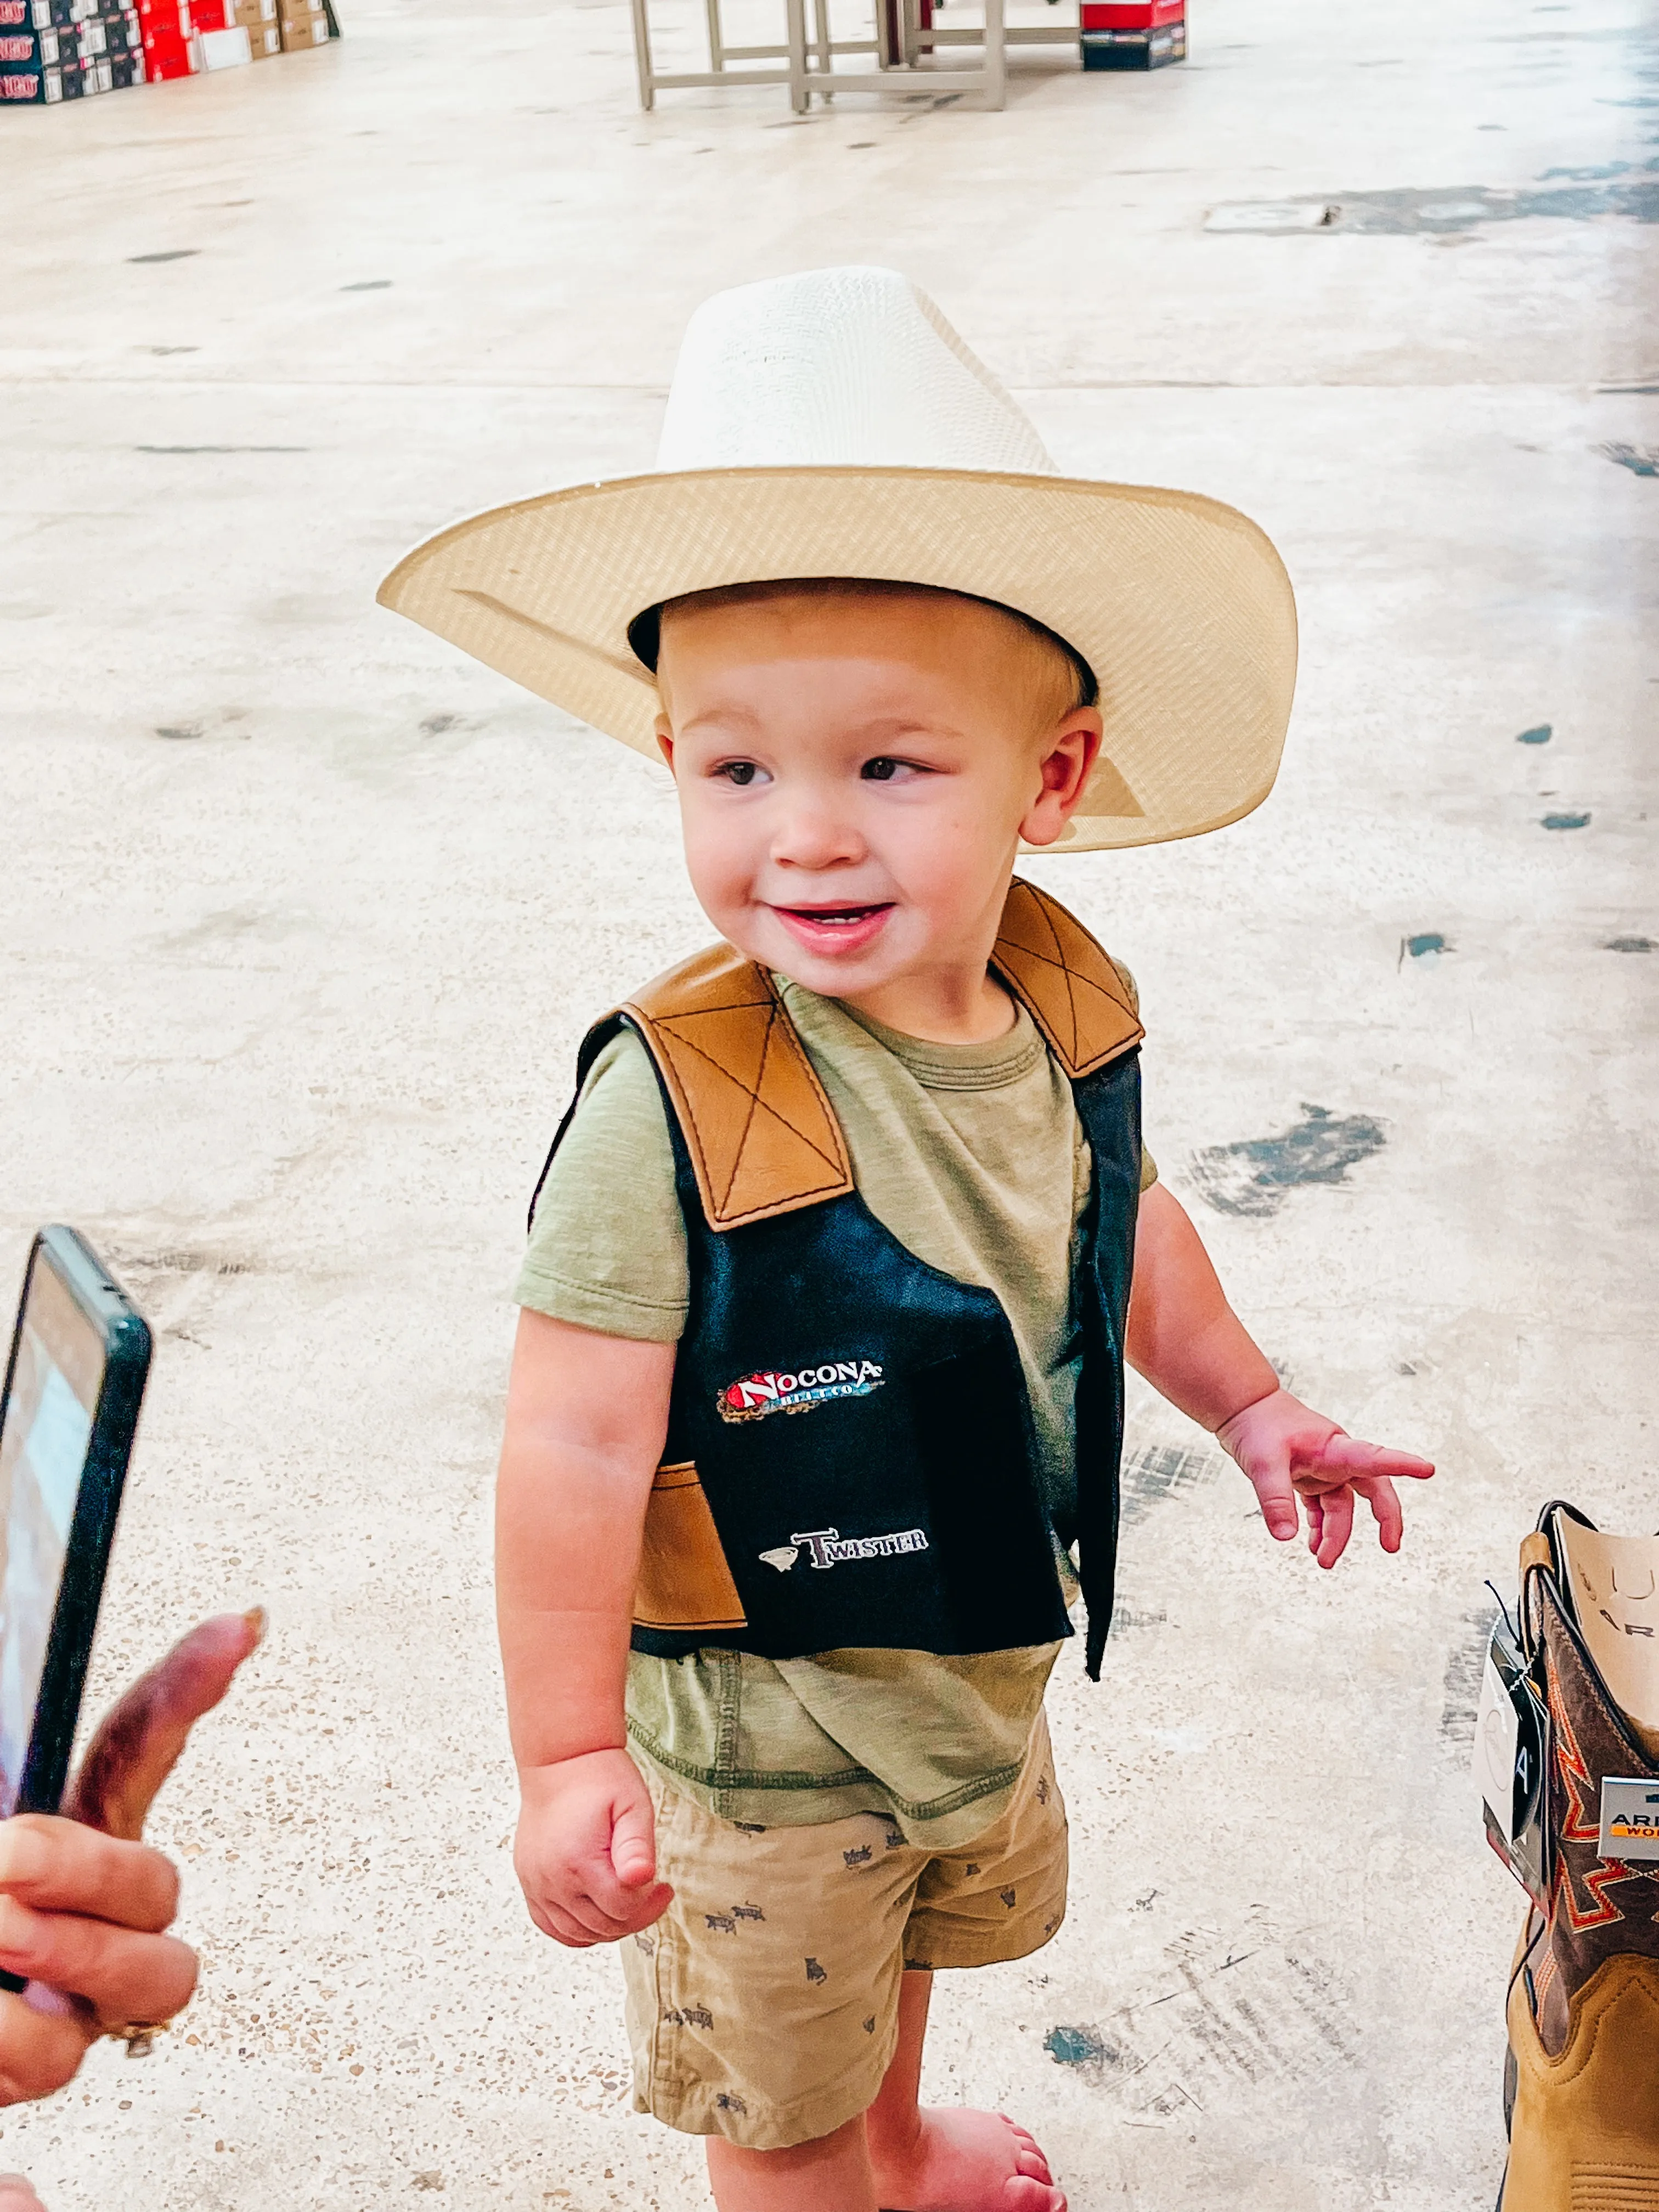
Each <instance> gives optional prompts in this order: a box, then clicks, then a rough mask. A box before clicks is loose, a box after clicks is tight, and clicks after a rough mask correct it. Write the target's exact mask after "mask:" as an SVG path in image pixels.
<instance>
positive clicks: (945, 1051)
mask: <svg viewBox="0 0 1659 2212" xmlns="http://www.w3.org/2000/svg"><path fill="white" fill-rule="evenodd" d="M1124 980H1125V981H1126V982H1129V984H1130V989H1131V992H1132V994H1133V983H1132V982H1131V981H1130V979H1129V978H1128V977H1127V975H1125V978H1124ZM778 981H779V986H780V987H781V992H782V994H783V1001H784V1005H785V1006H786V1007H787V1011H788V1013H789V1016H790V1018H791V1020H792V1021H793V1023H794V1025H795V1028H796V1030H797V1031H798V1033H799V1036H800V1040H801V1042H802V1043H803V1045H804V1046H805V1048H806V1051H807V1053H808V1054H809V1056H810V1057H811V1061H812V1065H813V1066H814V1067H815V1068H816V1069H817V1073H818V1076H819V1079H820V1080H821V1081H822V1082H823V1087H824V1089H825V1091H826V1092H827V1093H828V1094H829V1103H830V1104H831V1105H832V1106H833V1107H834V1109H835V1111H836V1118H837V1120H838V1121H840V1123H841V1127H842V1132H843V1133H844V1134H845V1137H846V1139H847V1147H848V1152H849V1154H850V1156H851V1158H852V1164H853V1174H854V1180H855V1181H856V1182H857V1184H858V1188H859V1191H860V1195H861V1196H862V1197H863V1199H864V1201H865V1203H866V1206H868V1207H869V1208H870V1211H871V1212H872V1213H873V1214H874V1215H875V1217H876V1218H877V1219H878V1221H880V1222H881V1223H882V1224H883V1225H884V1226H885V1227H886V1228H888V1229H889V1230H890V1231H892V1233H893V1234H894V1235H895V1236H896V1237H898V1239H899V1240H900V1242H901V1243H903V1244H904V1245H905V1246H907V1247H908V1249H909V1250H911V1251H912V1252H914V1253H915V1255H916V1256H917V1257H918V1258H919V1259H921V1260H923V1261H927V1264H928V1265H929V1266H930V1267H938V1268H939V1269H940V1270H942V1271H943V1272H944V1273H946V1274H950V1275H953V1276H955V1277H957V1279H958V1280H960V1281H963V1282H970V1283H978V1284H982V1285H986V1286H987V1287H988V1288H989V1289H991V1290H994V1291H995V1292H996V1293H997V1296H998V1297H999V1298H1000V1300H1001V1303H1002V1305H1003V1308H1004V1310H1005V1311H1006V1314H1007V1316H1008V1319H1009V1322H1010V1323H1011V1324H1012V1328H1013V1332H1014V1339H1015V1342H1016V1343H1017V1345H1018V1348H1019V1355H1020V1359H1021V1362H1022V1364H1023V1366H1024V1371H1025V1381H1026V1386H1027V1389H1028V1390H1029V1393H1030V1401H1031V1411H1032V1413H1033V1416H1034V1419H1035V1422H1036V1432H1037V1439H1038V1444H1039V1449H1040V1455H1041V1466H1040V1472H1041V1474H1042V1480H1043V1482H1044V1484H1045V1486H1046V1487H1047V1489H1048V1494H1049V1498H1050V1500H1051V1503H1052V1504H1054V1506H1056V1507H1057V1508H1059V1509H1060V1517H1061V1518H1062V1519H1063V1520H1066V1521H1067V1522H1069V1521H1070V1520H1071V1518H1072V1514H1071V1512H1070V1510H1069V1504H1068V1498H1069V1494H1070V1492H1071V1489H1072V1486H1073V1483H1074V1480H1075V1476H1074V1471H1073V1450H1072V1435H1073V1401H1074V1397H1075V1393H1076V1386H1077V1370H1078V1362H1079V1353H1078V1352H1077V1349H1076V1330H1075V1328H1074V1324H1073V1311H1072V1272H1073V1270H1072V1261H1073V1243H1074V1239H1075V1237H1076V1233H1077V1226H1078V1223H1079V1218H1080V1216H1081V1213H1082V1210H1083V1207H1084V1206H1085V1203H1086V1200H1087V1198H1088V1193H1089V1177H1090V1160H1089V1150H1088V1145H1087V1143H1086V1140H1085V1137H1084V1134H1083V1130H1082V1126H1081V1124H1080V1123H1079V1120H1078V1117H1077V1113H1076V1109H1074V1107H1073V1103H1072V1092H1071V1085H1070V1084H1069V1083H1068V1082H1067V1081H1066V1077H1065V1075H1064V1074H1063V1073H1062V1072H1061V1070H1060V1067H1059V1066H1058V1065H1057V1064H1056V1062H1055V1061H1054V1059H1053V1057H1052V1056H1051V1054H1049V1052H1048V1048H1047V1046H1046V1045H1045V1044H1044V1043H1043V1041H1042V1036H1041V1033H1040V1032H1039V1031H1038V1030H1037V1028H1036V1024H1034V1023H1033V1022H1032V1020H1031V1018H1030V1015H1029V1014H1028V1013H1027V1012H1025V1009H1024V1007H1023V1006H1017V1007H1016V1010H1015V1011H1016V1020H1015V1023H1014V1026H1013V1028H1012V1030H1010V1031H1009V1032H1008V1034H1007V1035H1006V1036H1001V1037H998V1038H995V1039H994V1040H993V1041H992V1042H990V1043H988V1044H970V1045H943V1044H931V1043H927V1042H923V1041H922V1040H921V1039H919V1038H915V1037H907V1036H899V1035H898V1034H896V1032H895V1031H893V1030H888V1029H884V1028H883V1027H882V1026H881V1025H880V1024H878V1023H875V1022H872V1021H870V1020H868V1019H867V1018H864V1017H861V1016H859V1015H855V1014H854V1013H853V1012H851V1011H850V1010H849V1009H848V1007H846V1006H842V1005H841V1004H840V1003H839V1002H837V1001H836V1000H831V999H822V998H819V997H818V996H817V994H815V993H813V992H811V991H807V990H804V989H802V988H801V987H800V986H799V985H798V984H794V983H791V982H789V981H787V980H786V979H785V978H783V977H781V976H780V977H779V978H778ZM1156 1173H1157V1170H1156V1169H1155V1168H1154V1167H1153V1165H1152V1160H1151V1158H1150V1156H1149V1155H1146V1156H1143V1160H1142V1170H1141V1188H1142V1189H1143V1190H1144V1189H1145V1188H1146V1187H1147V1185H1148V1184H1149V1183H1150V1182H1152V1180H1153V1178H1154V1177H1155V1176H1156ZM515 1295H516V1297H517V1299H518V1302H519V1304H520V1305H526V1306H530V1307H532V1308H533V1309H534V1310H536V1311H537V1312H538V1313H545V1314H550V1315H552V1316H554V1317H555V1318H556V1319H557V1320H560V1321H567V1322H574V1323H576V1324H577V1325H579V1326H580V1327H581V1328H592V1329H598V1330H599V1331H601V1332H602V1333H603V1334H606V1335H610V1336H629V1337H635V1338H640V1339H644V1340H648V1341H650V1342H653V1343H658V1344H671V1343H674V1342H677V1341H678V1338H679V1335H680V1333H681V1331H682V1329H683V1328H684V1323H685V1315H686V1309H687V1303H688V1273H687V1248H686V1237H685V1225H684V1221H683V1219H682V1218H681V1214H680V1208H679V1200H678V1196H677V1194H676V1192H675V1188H674V1158H673V1152H672V1149H671V1145H670V1141H669V1135H668V1128H667V1124H666V1122H665V1118H664V1109H663V1103H662V1098H661V1094H660V1092H659V1090H658V1087H657V1080H656V1077H655V1074H654V1073H653V1070H652V1066H651V1062H650V1059H649V1056H648V1054H647V1052H646V1049H645V1047H644V1046H643V1045H642V1044H641V1042H640V1041H639V1039H638V1038H637V1037H636V1036H633V1035H632V1034H631V1033H629V1032H624V1033H623V1035H622V1036H618V1037H617V1038H616V1039H615V1040H614V1041H613V1042H611V1044H609V1045H608V1046H606V1048H605V1050H604V1051H603V1052H602V1053H601V1054H600V1055H599V1059H598V1060H596V1061H595V1062H594V1064H593V1066H592V1069H591V1070H590V1071H589V1073H588V1077H587V1080H586V1084H585V1085H584V1086H583V1091H582V1095H581V1098H580V1103H579V1104H578V1107H577V1110H576V1114H575V1116H574V1120H573V1121H572V1122H571V1125H570V1127H569V1129H568V1132H567V1133H566V1136H565V1139H564V1142H563V1144H562V1146H560V1147H559V1150H558V1152H557V1153H556V1155H555V1157H554V1160H553V1165H552V1169H551V1171H550V1174H549V1176H548V1178H547V1182H546V1184H545V1186H544V1188H543V1191H542V1194H541V1199H540V1202H539V1204H538V1208H537V1212H536V1222H535V1226H534V1228H533V1230H532V1233H531V1239H530V1246H529V1249H528V1251H527V1252H526V1255H525V1261H524V1267H523V1269H522V1272H521V1273H520V1278H519V1283H518V1287H517V1291H516V1293H515ZM1059 1649H1060V1647H1059V1645H1058V1644H1039V1645H1034V1646H1031V1647H1030V1648H1028V1649H1024V1650H1013V1651H992V1652H982V1653H975V1654H972V1655H969V1656H963V1657H942V1656H939V1655H937V1654H935V1653H933V1652H926V1651H891V1650H848V1651H829V1652H818V1653H816V1654H815V1655H814V1656H812V1657H811V1658H810V1659H788V1660H769V1659H758V1658H756V1657H754V1656H751V1655H750V1654H748V1653H744V1652H735V1651H727V1650H715V1649H713V1648H707V1649H704V1650H701V1651H699V1652H696V1654H694V1655H693V1656H691V1657H690V1658H689V1659H684V1660H672V1659H655V1658H652V1657H650V1656H647V1655H645V1654H643V1653H640V1652H635V1653H634V1654H633V1655H632V1656H631V1658H630V1660H629V1681H628V1726H629V1735H630V1737H631V1739H632V1741H633V1742H634V1744H635V1748H636V1749H637V1750H638V1751H639V1752H641V1753H643V1754H644V1755H645V1756H646V1757H647V1758H648V1759H653V1760H654V1761H655V1762H656V1763H657V1764H658V1765H660V1766H662V1767H663V1768H665V1770H666V1771H668V1773H670V1774H671V1776H672V1777H673V1778H675V1780H676V1781H677V1782H678V1784H680V1786H681V1787H682V1788H684V1789H685V1790H689V1791H690V1794H691V1795H692V1796H695V1797H696V1798H697V1799H698V1800H699V1801H700V1802H702V1803H703V1804H705V1805H706V1806H707V1807H708V1808H709V1809H710V1810H711V1811H713V1812H714V1813H715V1814H718V1815H720V1817H721V1818H723V1819H726V1820H754V1821H757V1822H759V1823H761V1824H763V1826H799V1825H804V1824H807V1823H810V1822H813V1821H819V1820H840V1819H842V1817H843V1816H844V1815H846V1814H851V1813H858V1812H878V1813H886V1814H890V1816H891V1817H892V1818H893V1819H894V1820H896V1822H897V1823H898V1825H899V1826H900V1827H901V1828H902V1830H903V1831H904V1832H905V1834H906V1835H907V1837H908V1838H911V1839H912V1840H913V1841H916V1842H920V1843H927V1844H936V1845H937V1846H938V1847H939V1848H940V1849H950V1848H951V1847H953V1846H954V1845H956V1844H960V1843H965V1842H967V1841H969V1839H970V1838H972V1837H974V1836H975V1835H977V1834H978V1833H979V1832H980V1831H981V1829H983V1828H984V1827H986V1826H988V1825H989V1823H990V1822H991V1821H992V1820H995V1819H996V1818H997V1817H998V1815H999V1814H1000V1812H1001V1811H1002V1809H1003V1808H1004V1806H1005V1805H1006V1802H1007V1799H1008V1796H1009V1794H1010V1793H1011V1792H1012V1788H1013V1784H1014V1782H1015V1780H1016V1778H1018V1772H1019V1767H1020V1761H1021V1759H1022V1757H1023V1755H1024V1749H1025V1745H1026V1741H1027V1739H1028V1737H1029V1736H1030V1731H1031V1727H1032V1724H1033V1723H1034V1722H1035V1720H1036V1716H1037V1713H1038V1711H1039V1710H1040V1708H1041V1706H1042V1692H1043V1689H1044V1686H1046V1684H1047V1682H1048V1675H1049V1673H1050V1671H1051V1669H1052V1668H1053V1666H1054V1659H1055V1656H1056V1654H1057V1653H1058V1651H1059Z"/></svg>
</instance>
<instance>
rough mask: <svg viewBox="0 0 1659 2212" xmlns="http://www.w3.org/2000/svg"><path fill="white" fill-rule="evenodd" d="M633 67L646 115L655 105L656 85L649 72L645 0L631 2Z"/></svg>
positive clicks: (648, 39) (648, 33)
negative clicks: (637, 78) (638, 79)
mask: <svg viewBox="0 0 1659 2212" xmlns="http://www.w3.org/2000/svg"><path fill="white" fill-rule="evenodd" d="M633 15H634V66H635V69H636V70H638V71H639V77H640V106H641V107H642V108H643V109H644V110H645V112H646V113H647V115H648V114H649V113H650V112H651V111H652V109H653V107H654V106H656V104H657V90H656V84H655V82H654V80H653V75H652V70H651V25H650V23H649V21H647V17H646V12H645V0H633Z"/></svg>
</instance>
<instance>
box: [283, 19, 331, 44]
mask: <svg viewBox="0 0 1659 2212" xmlns="http://www.w3.org/2000/svg"><path fill="white" fill-rule="evenodd" d="M282 23H283V52H284V53H285V54H287V53H293V52H296V51H298V50H299V49H300V48H301V47H305V46H326V45H327V44H328V18H327V16H326V15H291V14H285V15H283V19H282Z"/></svg>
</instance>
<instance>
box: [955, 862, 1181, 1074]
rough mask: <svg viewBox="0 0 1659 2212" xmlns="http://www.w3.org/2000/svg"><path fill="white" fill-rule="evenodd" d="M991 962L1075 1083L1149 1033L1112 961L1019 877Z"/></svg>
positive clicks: (1060, 908)
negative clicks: (1142, 1024) (1130, 1001)
mask: <svg viewBox="0 0 1659 2212" xmlns="http://www.w3.org/2000/svg"><path fill="white" fill-rule="evenodd" d="M991 958H992V961H993V963H994V965H995V967H996V969H997V971H998V973H999V974H1000V975H1001V977H1002V980H1003V981H1004V982H1005V983H1006V984H1007V986H1008V987H1009V989H1010V990H1011V991H1012V992H1013V994H1014V995H1015V996H1016V997H1017V998H1018V999H1019V1000H1021V1002H1022V1003H1023V1004H1024V1006H1025V1008H1026V1011H1027V1012H1029V1013H1030V1017H1031V1019H1032V1020H1033V1021H1034V1022H1035V1023H1036V1025H1037V1027H1038V1028H1039V1029H1040V1030H1042V1034H1043V1036H1045V1037H1046V1038H1047V1039H1048V1047H1049V1049H1050V1051H1052V1052H1053V1054H1054V1058H1055V1059H1056V1060H1058V1061H1059V1062H1060V1066H1062V1067H1063V1068H1064V1069H1065V1071H1066V1074H1067V1075H1069V1076H1070V1077H1071V1078H1072V1079H1073V1081H1074V1082H1075V1081H1077V1080H1079V1079H1080V1078H1082V1077H1083V1076H1085V1075H1092V1074H1093V1073H1094V1072H1095V1070H1096V1069H1097V1067H1104V1066H1105V1065H1106V1063H1107V1062H1108V1060H1116V1059H1119V1058H1120V1057H1121V1055H1122V1054H1124V1053H1126V1052H1127V1051H1129V1050H1130V1048H1132V1047H1133V1046H1134V1045H1138V1044H1139V1042H1140V1040H1141V1039H1142V1037H1144V1036H1146V1030H1144V1029H1143V1028H1142V1027H1141V1025H1140V1018H1139V1015H1138V1014H1137V1013H1136V1012H1135V1010H1134V1008H1133V1006H1131V1005H1130V1003H1129V994H1128V993H1127V990H1126V989H1125V987H1124V984H1123V979H1122V977H1121V975H1119V974H1118V972H1117V969H1116V968H1115V966H1114V965H1113V963H1112V961H1111V957H1110V956H1109V954H1108V953H1107V952H1106V951H1104V950H1103V948H1102V947H1101V946H1100V945H1097V944H1096V942H1095V940H1094V939H1093V938H1092V937H1091V936H1090V934H1089V933H1088V931H1087V930H1086V929H1085V927H1083V924H1082V923H1081V922H1080V921H1078V919H1077V917H1076V916H1075V915H1070V914H1067V912H1066V909H1065V908H1064V907H1063V906H1061V904H1060V902H1059V900H1058V899H1052V898H1050V897H1049V896H1048V893H1047V892H1046V891H1040V890H1038V889H1037V887H1036V884H1028V883H1026V882H1024V880H1023V879H1022V878H1020V877H1018V876H1016V877H1015V878H1014V880H1013V882H1012V884H1010V886H1009V890H1008V903H1007V904H1006V906H1005V907H1004V908H1003V909H1002V928H1001V931H1000V933H999V935H998V938H997V941H996V945H995V948H994V951H993V952H992V954H991Z"/></svg>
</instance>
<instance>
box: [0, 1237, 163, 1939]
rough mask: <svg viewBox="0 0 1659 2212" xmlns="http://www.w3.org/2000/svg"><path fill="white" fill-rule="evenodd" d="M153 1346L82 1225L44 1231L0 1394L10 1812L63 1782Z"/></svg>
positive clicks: (2, 1749) (1, 1655) (31, 1808)
mask: <svg viewBox="0 0 1659 2212" xmlns="http://www.w3.org/2000/svg"><path fill="white" fill-rule="evenodd" d="M149 1355H150V1333H149V1324H148V1322H146V1321H145V1319H144V1317H143V1315H142V1314H141V1313H140V1312H139V1310H138V1309H137V1306H135V1305H134V1304H133V1303H132V1300H131V1298H130V1297H128V1296H127V1294H126V1292H125V1291H124V1290H123V1289H122V1288H121V1286H120V1285H119V1284H118V1282H117V1281H116V1280H115V1279H114V1277H113V1276H112V1274H111V1273H110V1272H109V1269H108V1268H107V1267H105V1265H104V1263H103V1261H101V1260H100V1258H99V1257H98V1255H97V1254H96V1253H95V1252H94V1250H93V1249H92V1247H91V1245H89V1244H88V1243H87V1241H86V1239H85V1237H82V1236H81V1235H80V1234H79V1233H78V1232H77V1231H75V1230H73V1229H64V1228H52V1229H43V1230H42V1231H40V1235H39V1236H38V1237H36V1238H35V1240H34V1246H33V1250H32V1251H31V1252H30V1254H29V1263H28V1268H27V1273H25V1275H24V1277H23V1295H22V1297H21V1299H20V1300H19V1301H18V1306H17V1322H16V1326H15V1328H14V1329H13V1331H12V1339H11V1356H10V1358H9V1359H8V1361H7V1363H6V1384H5V1391H4V1394H3V1395H0V1819H4V1818H9V1817H10V1815H11V1814H14V1813H55V1812H56V1811H57V1809H58V1800H59V1798H60V1797H61V1796H63V1794H64V1780H65V1778H66V1777H67V1775H68V1772H69V1760H70V1748H71V1747H72V1746H73V1744H74V1741H75V1724H76V1719H77V1718H78V1717H79V1715H80V1711H81V1692H82V1688H83V1687H84V1686H85V1683H86V1678H87V1662H88V1658H89V1657H90V1656H91V1653H92V1635H93V1630H94V1627H95V1626H97V1621H98V1601H99V1599H100V1597H101V1595H103V1589H104V1573H105V1570H106V1567H107V1566H108V1564H109V1553H110V1545H111V1543H112V1541H113V1539H114V1535H115V1516H116V1512H117V1510H118V1507H119V1505H120V1503H121V1486H122V1484H123V1483H124V1482H125V1479H126V1472H127V1461H128V1459H129V1457H130V1456H131V1451H132V1439H133V1435H134V1432H135V1431H136V1430H137V1425H138V1408H139V1407H140V1405H141V1404H142V1403H143V1395H144V1383H145V1378H146V1377H147V1376H148V1375H149ZM6 1980H8V1981H9V1980H10V1977H9V1976H8V1977H6Z"/></svg>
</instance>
